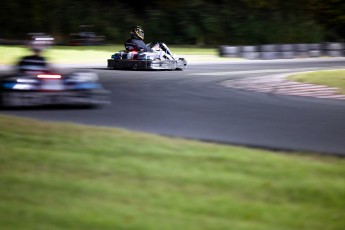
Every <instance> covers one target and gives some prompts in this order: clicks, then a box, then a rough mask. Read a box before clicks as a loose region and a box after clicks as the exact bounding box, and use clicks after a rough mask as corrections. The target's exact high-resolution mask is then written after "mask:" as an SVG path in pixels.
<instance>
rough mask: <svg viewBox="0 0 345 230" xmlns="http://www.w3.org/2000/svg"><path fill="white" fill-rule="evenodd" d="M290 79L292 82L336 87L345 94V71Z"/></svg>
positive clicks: (304, 74)
mask: <svg viewBox="0 0 345 230" xmlns="http://www.w3.org/2000/svg"><path fill="white" fill-rule="evenodd" d="M288 79H289V80H291V81H297V82H303V83H312V84H318V85H325V86H330V87H336V88H339V93H341V94H345V69H342V70H323V71H316V72H307V73H301V74H295V75H291V76H289V77H288Z"/></svg>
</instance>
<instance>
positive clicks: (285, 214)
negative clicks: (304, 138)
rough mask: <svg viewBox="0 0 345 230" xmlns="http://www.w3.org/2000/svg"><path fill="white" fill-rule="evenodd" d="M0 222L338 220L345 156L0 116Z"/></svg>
mask: <svg viewBox="0 0 345 230" xmlns="http://www.w3.org/2000/svg"><path fill="white" fill-rule="evenodd" d="M0 162H1V164H0V187H1V189H0V199H1V202H0V213H1V215H0V226H1V228H2V229H7V230H12V229H18V230H19V229H20V230H21V229H26V230H31V229H32V230H40V229H42V230H43V229H44V230H47V229H54V230H57V229H63V230H65V229H78V230H79V229H83V230H88V229H102V230H106V229H111V230H113V229H159V230H162V229H188V230H193V229H198V230H199V229H236V230H244V229H248V230H252V229H256V230H260V229H264V230H270V229H272V230H277V229H283V230H284V229H293V230H295V229H311V230H315V229H339V230H342V229H344V227H345V159H342V158H335V157H330V156H312V155H303V154H277V153H273V152H270V151H263V150H253V149H249V148H242V147H232V146H224V145H216V144H209V143H200V142H197V141H187V140H181V139H175V138H166V137H161V136H157V135H149V134H142V133H135V132H130V131H126V130H121V129H110V128H99V127H89V126H82V125H74V124H63V123H48V122H38V121H35V120H30V119H23V118H16V117H9V116H0Z"/></svg>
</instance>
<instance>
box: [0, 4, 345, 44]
mask: <svg viewBox="0 0 345 230" xmlns="http://www.w3.org/2000/svg"><path fill="white" fill-rule="evenodd" d="M24 6H25V7H24ZM344 11H345V3H344V1H341V0H327V1H322V0H291V1H279V0H274V1H268V0H232V1H230V0H216V1H210V0H193V1H182V0H178V1H176V0H175V1H167V0H163V1H158V0H151V1H145V2H144V1H139V2H138V1H134V0H128V1H116V0H113V1H107V0H102V1H95V0H83V1H82V0H73V1H71V0H56V1H47V0H31V1H24V0H16V1H5V2H3V3H2V4H1V8H0V21H1V22H2V31H1V34H0V38H23V37H25V34H26V33H28V32H47V33H51V34H53V35H54V36H55V37H56V38H58V40H61V41H66V39H68V35H69V34H70V33H73V32H78V31H79V30H80V29H79V25H93V26H94V27H93V30H94V31H95V32H97V33H99V34H101V35H105V36H106V38H107V39H108V41H111V43H122V42H123V41H124V40H125V39H126V38H127V37H128V36H129V34H128V29H129V28H130V27H131V26H133V25H142V26H143V27H144V29H145V30H146V34H147V36H146V40H147V41H153V40H158V41H164V42H166V43H169V44H194V45H195V44H197V45H219V44H222V43H223V44H259V43H286V42H296V43H301V42H303V43H306V42H321V41H323V40H324V39H325V38H327V39H328V38H332V39H333V40H336V39H341V38H343V39H344V38H345V32H344V30H343V28H344V25H345V18H344V16H343V12H344Z"/></svg>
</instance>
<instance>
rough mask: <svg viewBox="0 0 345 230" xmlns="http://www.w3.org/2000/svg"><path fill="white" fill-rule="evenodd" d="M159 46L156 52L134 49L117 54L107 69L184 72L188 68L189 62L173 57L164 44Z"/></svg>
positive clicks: (111, 59)
mask: <svg viewBox="0 0 345 230" xmlns="http://www.w3.org/2000/svg"><path fill="white" fill-rule="evenodd" d="M158 45H159V46H160V47H159V48H158V49H157V50H155V51H154V52H140V51H137V50H132V49H127V50H122V51H119V52H116V53H115V54H113V55H111V58H110V59H108V63H107V67H108V68H109V69H133V70H183V69H184V68H186V67H187V61H186V60H185V59H184V58H183V57H177V56H175V55H172V54H171V53H170V50H169V48H168V47H167V46H166V45H165V44H164V43H159V44H158ZM151 47H152V46H151ZM126 48H127V47H126Z"/></svg>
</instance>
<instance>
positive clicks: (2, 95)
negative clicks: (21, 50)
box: [0, 71, 109, 107]
mask: <svg viewBox="0 0 345 230" xmlns="http://www.w3.org/2000/svg"><path fill="white" fill-rule="evenodd" d="M108 98H109V92H108V91H106V90H104V89H103V87H102V85H101V84H100V83H99V81H98V77H97V74H96V73H93V72H86V71H85V72H72V73H68V74H56V73H50V72H41V73H36V74H28V73H15V74H13V75H8V76H3V77H2V78H1V79H0V106H2V107H28V106H46V105H72V106H77V105H82V106H97V105H101V104H107V103H109V99H108Z"/></svg>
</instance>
